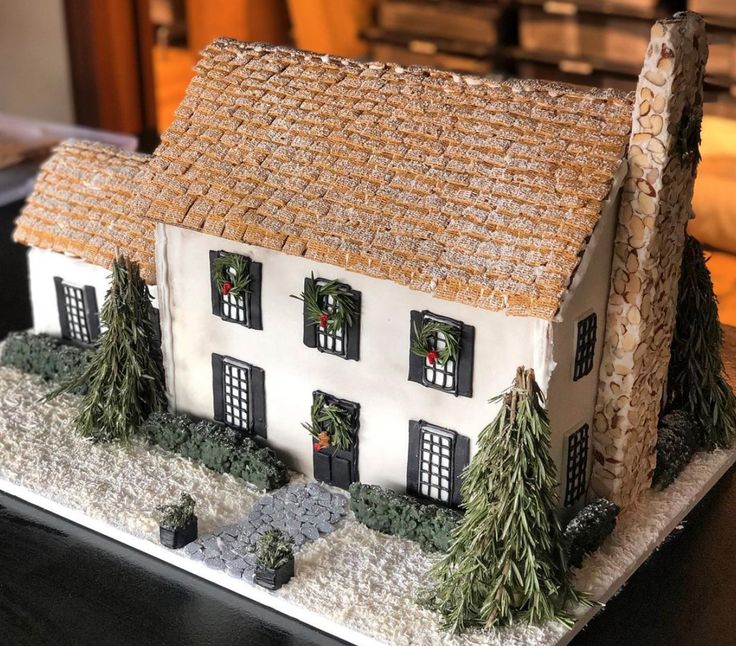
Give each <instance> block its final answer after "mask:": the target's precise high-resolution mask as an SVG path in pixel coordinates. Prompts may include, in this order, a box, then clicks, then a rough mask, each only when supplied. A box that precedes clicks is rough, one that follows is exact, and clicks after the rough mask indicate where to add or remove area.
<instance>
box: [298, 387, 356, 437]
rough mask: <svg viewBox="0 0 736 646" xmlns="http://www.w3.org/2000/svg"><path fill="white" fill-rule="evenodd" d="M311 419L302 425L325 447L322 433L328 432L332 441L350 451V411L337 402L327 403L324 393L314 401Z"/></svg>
mask: <svg viewBox="0 0 736 646" xmlns="http://www.w3.org/2000/svg"><path fill="white" fill-rule="evenodd" d="M310 417H311V419H310V421H309V422H303V423H302V426H303V427H304V428H305V429H307V431H308V432H309V434H310V435H311V436H312V437H314V439H315V440H316V441H317V442H319V443H320V448H324V446H321V445H322V441H321V438H320V434H321V433H327V435H328V436H329V440H330V443H329V445H327V446H334V447H335V448H336V449H340V450H341V451H349V450H350V448H351V446H352V444H353V439H352V437H351V433H350V430H351V424H350V412H349V411H347V410H345V409H344V408H343V407H342V406H339V405H337V404H327V403H326V402H325V398H324V395H319V396H318V397H317V398H315V400H314V402H312V410H311V416H310Z"/></svg>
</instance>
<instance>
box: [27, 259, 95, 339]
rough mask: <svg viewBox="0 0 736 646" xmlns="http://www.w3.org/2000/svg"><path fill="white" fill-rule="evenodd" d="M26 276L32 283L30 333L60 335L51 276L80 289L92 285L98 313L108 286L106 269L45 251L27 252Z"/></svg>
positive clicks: (54, 288) (54, 289)
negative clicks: (27, 274)
mask: <svg viewBox="0 0 736 646" xmlns="http://www.w3.org/2000/svg"><path fill="white" fill-rule="evenodd" d="M28 273H29V279H30V281H31V305H32V307H33V329H34V331H35V332H37V333H41V332H43V333H46V334H51V335H53V336H60V335H61V325H60V323H59V310H58V307H57V304H56V287H55V285H54V276H61V277H62V278H63V279H64V280H65V281H67V282H70V283H73V284H75V285H79V286H80V287H83V286H85V285H92V286H94V288H95V295H96V296H97V306H98V307H99V308H100V309H101V308H102V303H103V302H104V300H105V293H106V292H107V287H108V285H109V278H108V277H109V274H110V271H109V270H108V269H103V268H102V267H98V266H96V265H90V264H89V263H86V262H84V261H83V260H80V259H79V258H72V257H71V256H66V255H64V254H60V253H55V252H53V251H48V250H46V249H36V248H33V247H32V248H31V249H29V250H28Z"/></svg>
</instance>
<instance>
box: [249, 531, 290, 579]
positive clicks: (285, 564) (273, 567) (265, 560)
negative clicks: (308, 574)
mask: <svg viewBox="0 0 736 646" xmlns="http://www.w3.org/2000/svg"><path fill="white" fill-rule="evenodd" d="M293 576H294V547H293V543H292V542H291V539H290V538H289V537H288V536H286V535H285V534H284V533H283V532H282V531H281V530H278V529H269V530H268V531H266V532H264V534H263V536H261V538H260V539H258V554H257V556H256V573H255V582H256V583H257V584H258V585H260V586H262V587H264V588H267V589H269V590H278V589H279V588H280V587H281V586H282V585H284V583H288V581H289V580H290V579H291V577H293Z"/></svg>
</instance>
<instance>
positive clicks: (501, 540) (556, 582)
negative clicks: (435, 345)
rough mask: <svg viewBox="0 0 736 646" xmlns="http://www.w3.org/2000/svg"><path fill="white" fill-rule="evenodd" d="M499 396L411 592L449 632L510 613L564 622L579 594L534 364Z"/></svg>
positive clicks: (508, 618) (507, 618)
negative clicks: (458, 514)
mask: <svg viewBox="0 0 736 646" xmlns="http://www.w3.org/2000/svg"><path fill="white" fill-rule="evenodd" d="M497 399H498V398H497ZM500 399H501V401H502V404H501V409H500V411H499V413H498V415H497V416H496V418H495V419H494V420H493V422H491V423H490V424H489V425H488V426H486V427H485V428H484V429H483V430H482V431H481V433H480V435H479V436H478V446H477V451H476V453H475V455H473V458H472V459H471V461H470V465H469V466H468V467H467V469H466V471H465V473H464V479H463V484H462V489H461V493H462V499H463V507H464V508H465V514H464V515H463V517H462V519H461V520H460V522H459V523H458V525H457V527H456V528H455V530H454V531H453V534H452V543H451V545H450V549H449V551H448V553H447V554H446V555H445V556H444V558H442V559H441V560H440V561H438V562H437V563H436V564H435V565H434V566H433V567H432V569H431V570H430V572H429V578H428V581H427V582H426V583H425V584H424V585H423V587H422V590H421V592H420V597H419V600H420V603H422V605H425V606H427V607H429V608H431V609H433V610H436V611H438V612H439V614H440V615H441V617H442V625H443V627H444V628H445V629H446V630H450V631H453V632H455V633H460V632H463V631H464V630H466V629H467V628H469V627H471V626H482V627H484V628H493V627H496V626H503V625H508V624H511V623H516V622H524V623H533V624H541V623H544V622H545V621H549V620H556V621H559V622H562V623H564V624H566V625H570V624H572V622H573V619H572V616H571V615H570V614H569V609H570V606H571V605H574V604H576V603H583V604H585V603H588V602H587V601H586V597H585V595H583V594H581V593H579V592H577V591H576V590H575V589H574V587H573V585H572V582H571V579H570V571H569V568H568V564H567V557H566V554H565V548H564V544H563V539H562V529H561V527H560V522H559V519H558V517H557V510H556V507H557V493H556V488H557V484H558V483H557V474H556V469H555V463H554V460H553V459H552V457H551V454H550V426H549V418H548V417H547V412H546V410H545V408H544V398H543V395H542V392H541V391H540V389H539V387H538V386H537V384H536V382H535V381H534V372H533V371H531V370H524V369H523V368H519V370H518V371H517V374H516V379H515V381H514V384H513V386H512V387H511V388H510V389H509V390H507V391H506V392H505V393H503V394H502V395H500Z"/></svg>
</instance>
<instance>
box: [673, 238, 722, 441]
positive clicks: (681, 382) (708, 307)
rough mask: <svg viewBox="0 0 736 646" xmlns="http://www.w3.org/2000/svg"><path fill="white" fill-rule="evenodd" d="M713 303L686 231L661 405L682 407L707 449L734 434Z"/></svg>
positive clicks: (698, 249)
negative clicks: (665, 385)
mask: <svg viewBox="0 0 736 646" xmlns="http://www.w3.org/2000/svg"><path fill="white" fill-rule="evenodd" d="M722 347H723V330H722V329H721V325H720V323H719V322H718V302H717V300H716V296H715V293H714V292H713V282H712V281H711V277H710V272H709V271H708V267H707V266H706V260H705V256H704V254H703V248H702V246H701V245H700V243H699V242H698V241H697V240H696V239H695V238H693V237H692V236H688V237H687V240H686V241H685V250H684V252H683V256H682V273H681V275H680V287H679V293H678V298H677V321H676V325H675V332H674V336H673V339H672V353H671V358H670V366H669V376H668V380H667V404H668V409H670V410H678V409H679V410H685V411H687V412H688V413H689V414H690V415H691V416H692V417H693V418H694V419H695V421H696V423H697V425H698V426H699V427H700V428H701V438H700V445H701V446H702V447H703V448H705V449H708V450H712V449H715V448H719V447H726V446H730V445H731V443H732V442H733V440H734V437H735V436H736V399H734V395H733V392H732V391H731V388H730V387H729V385H728V383H727V382H726V379H725V376H724V370H723V360H722V358H721V349H722Z"/></svg>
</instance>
